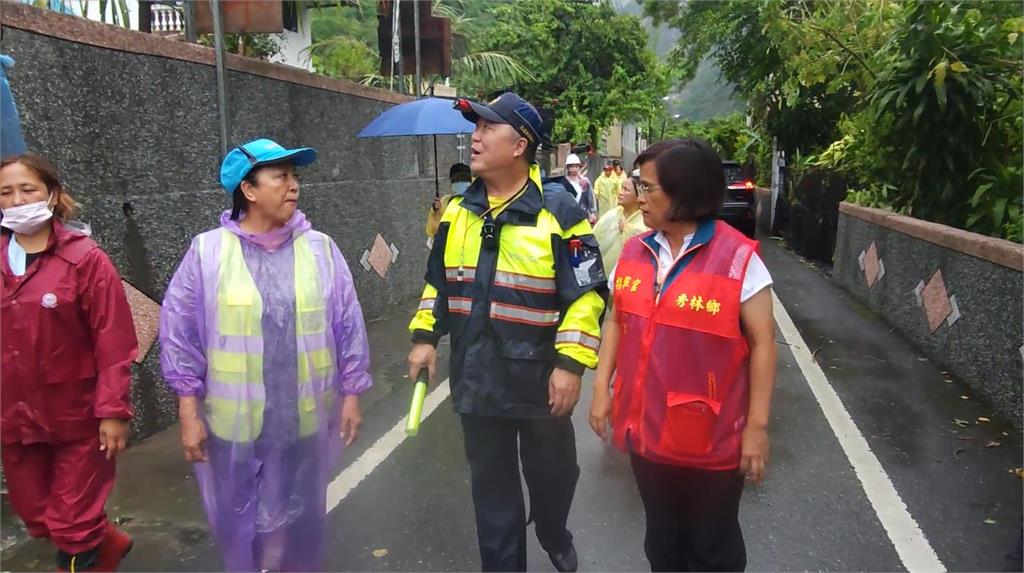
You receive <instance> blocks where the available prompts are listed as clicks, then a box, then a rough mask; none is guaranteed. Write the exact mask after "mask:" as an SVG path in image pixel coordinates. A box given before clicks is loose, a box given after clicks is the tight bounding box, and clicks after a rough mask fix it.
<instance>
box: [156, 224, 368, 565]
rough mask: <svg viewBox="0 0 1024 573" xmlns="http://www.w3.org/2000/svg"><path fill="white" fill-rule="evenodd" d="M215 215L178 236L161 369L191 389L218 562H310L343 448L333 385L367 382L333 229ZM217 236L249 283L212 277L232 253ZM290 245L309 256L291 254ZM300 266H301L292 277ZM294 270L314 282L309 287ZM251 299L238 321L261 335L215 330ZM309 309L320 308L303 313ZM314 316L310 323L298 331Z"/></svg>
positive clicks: (353, 386) (338, 391) (223, 271)
mask: <svg viewBox="0 0 1024 573" xmlns="http://www.w3.org/2000/svg"><path fill="white" fill-rule="evenodd" d="M221 225H222V228H221V229H216V230H214V231H210V232H207V233H203V234H202V235H200V236H199V237H196V239H194V240H193V241H192V245H191V247H190V248H189V250H188V252H187V253H186V254H185V258H184V260H183V261H182V263H181V266H180V267H179V268H178V270H177V272H176V273H175V275H174V278H173V279H172V280H171V283H170V285H169V286H168V287H167V292H166V294H165V296H164V302H163V307H162V310H161V316H160V343H161V346H162V354H161V367H162V370H163V375H164V379H165V380H166V381H167V383H168V385H169V386H170V387H171V389H172V390H174V392H175V393H177V394H178V395H179V396H197V397H198V398H199V402H200V405H201V407H200V411H201V414H202V418H203V421H204V424H205V425H206V429H207V433H208V439H207V444H206V445H207V448H206V451H207V454H208V456H209V461H208V462H203V463H197V464H195V472H196V479H197V481H198V483H199V489H200V493H201V495H202V499H203V504H204V506H205V508H206V513H207V517H208V519H209V521H210V526H211V530H212V532H213V535H214V538H215V539H216V541H217V543H218V545H219V546H220V549H221V554H222V556H223V559H224V565H225V567H226V568H227V570H229V571H260V570H276V571H313V570H321V569H322V568H323V566H322V562H323V558H324V552H325V541H326V527H327V516H326V509H325V508H326V501H325V496H326V489H327V485H328V483H329V481H330V479H331V476H332V470H333V469H334V468H335V467H336V466H337V462H338V461H339V457H340V454H341V450H342V447H343V442H342V440H341V438H340V418H341V402H342V396H344V395H351V394H360V393H362V392H363V391H365V390H366V389H368V388H369V387H370V385H371V384H372V381H371V379H370V375H369V373H368V368H369V347H368V344H367V338H366V329H365V325H364V323H363V316H362V311H361V309H360V307H359V302H358V300H357V299H356V293H355V288H354V285H353V283H352V275H351V273H350V272H349V269H348V266H347V265H346V263H345V260H344V258H343V257H342V255H341V252H340V251H339V250H338V247H337V245H335V243H334V241H332V240H331V239H330V238H329V237H327V236H326V235H323V234H322V233H317V232H315V231H311V230H310V225H309V223H308V222H307V221H306V218H305V216H304V215H303V214H302V213H301V212H299V211H296V214H295V216H294V217H292V219H291V220H290V221H289V222H288V223H287V224H286V225H285V226H284V227H283V228H281V229H278V230H275V231H271V232H268V233H263V234H259V235H251V234H248V233H246V232H244V231H242V230H241V228H240V227H239V226H238V223H237V222H235V221H231V220H230V217H229V215H228V213H226V212H225V213H224V214H223V215H222V216H221ZM225 230H226V231H227V232H229V233H230V234H231V235H232V236H234V237H237V238H238V239H239V240H238V241H234V240H233V238H232V237H230V236H227V235H226V234H225V232H224V231H225ZM225 237H227V238H225ZM300 237H303V238H302V239H300ZM231 245H235V247H234V249H235V250H234V251H233V252H234V253H236V254H237V253H238V250H237V246H238V245H240V246H241V251H240V252H241V256H242V257H243V258H244V267H245V268H247V270H248V273H245V272H244V270H243V271H242V272H241V273H235V279H236V280H237V279H238V276H242V279H241V280H245V281H250V282H248V283H247V284H250V285H251V284H253V283H254V284H255V289H252V288H249V289H248V290H247V289H244V288H243V289H238V288H235V287H232V289H224V288H221V287H222V285H223V284H224V283H225V281H228V280H229V279H228V278H226V277H229V276H230V273H229V272H228V271H229V270H230V268H240V267H241V264H242V263H241V261H239V259H237V258H235V259H231V255H230V253H231V252H232V247H231ZM310 254H311V256H310ZM297 257H300V260H302V261H312V260H315V262H316V265H315V267H313V266H312V265H306V266H305V267H302V266H301V265H299V266H297V265H296V258H297ZM230 260H234V261H235V263H236V264H235V265H231V264H229V262H230ZM300 268H305V269H306V270H304V271H301V272H302V273H308V272H309V270H308V269H311V268H315V271H314V273H315V274H314V275H312V276H311V277H310V276H306V275H305V274H303V275H302V276H300V277H299V279H300V280H299V281H298V282H297V281H296V274H297V273H300ZM250 275H251V279H249V278H248V277H249V276H250ZM317 275H319V276H317ZM310 278H312V280H309V279H310ZM303 283H311V284H314V285H318V286H314V287H313V289H312V291H310V290H309V289H308V288H305V287H304V286H303ZM253 290H255V291H256V292H252V291H253ZM257 292H258V294H257ZM310 292H313V293H314V295H313V296H312V297H311V295H310V294H309V293H310ZM316 294H319V295H321V296H319V297H317V296H315V295H316ZM317 299H318V300H317ZM297 301H298V302H297ZM253 304H256V305H261V306H260V307H256V311H253V312H254V313H255V314H253V315H250V316H260V315H261V316H262V320H261V321H260V324H259V325H255V324H250V325H249V326H248V328H251V329H252V331H256V332H259V333H260V334H261V335H262V340H261V339H260V338H259V337H253V336H233V335H232V334H237V333H229V332H226V331H228V330H230V328H229V327H228V326H227V325H225V324H223V323H225V322H227V319H226V318H225V317H230V316H231V315H230V312H236V311H237V309H238V308H243V309H244V308H247V306H246V305H253ZM239 305H241V306H239ZM297 306H302V307H303V308H300V309H299V312H298V313H297V312H296V307H297ZM318 306H319V308H316V307H318ZM260 308H261V309H262V310H261V311H260V310H259V309H260ZM236 316H244V315H236ZM317 316H320V317H324V318H320V319H318V320H316V321H314V320H312V319H311V318H310V317H317ZM250 322H255V321H250ZM311 322H312V323H313V324H312V326H310V323H311ZM318 325H319V331H318V332H319V334H309V332H310V329H312V330H314V331H315V330H317V328H318ZM303 329H306V330H303ZM263 340H265V341H267V342H266V344H263V343H262V341H263ZM232 352H235V354H233V355H234V356H241V357H243V358H244V360H243V361H240V362H238V364H239V368H238V369H237V370H239V371H243V370H245V371H246V372H247V374H246V377H248V378H250V379H248V380H238V379H233V378H232V377H231V372H225V370H228V371H230V370H232V368H230V367H226V366H223V363H224V358H223V357H224V356H225V355H226V354H227V355H232V354H231V353H232ZM218 353H220V354H218ZM225 353H226V354H225ZM310 356H314V357H319V358H316V359H312V360H307V359H308V358H309V357H310ZM215 363H216V364H219V366H218V365H215ZM304 364H305V365H306V366H308V373H307V372H306V369H305V366H303V365H304ZM254 365H255V366H256V367H254ZM260 365H261V366H262V367H261V368H259V366H260ZM246 366H248V370H246ZM314 367H315V368H314ZM300 368H302V369H303V373H304V374H303V375H300ZM317 373H319V374H320V375H319V376H318V375H317ZM260 378H262V380H260ZM225 382H228V383H225ZM225 411H227V415H225Z"/></svg>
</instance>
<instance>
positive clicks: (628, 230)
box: [594, 171, 648, 276]
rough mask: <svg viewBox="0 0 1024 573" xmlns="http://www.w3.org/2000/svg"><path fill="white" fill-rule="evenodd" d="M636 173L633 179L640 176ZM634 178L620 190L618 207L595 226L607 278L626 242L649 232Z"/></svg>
mask: <svg viewBox="0 0 1024 573" xmlns="http://www.w3.org/2000/svg"><path fill="white" fill-rule="evenodd" d="M634 173H635V175H634V176H633V177H637V176H638V175H639V174H638V173H637V172H636V171H634ZM633 177H629V178H627V179H626V180H625V181H624V182H623V183H622V186H621V187H620V188H619V204H618V206H617V207H615V208H614V209H612V210H611V211H608V212H607V213H605V214H604V215H602V216H601V218H600V219H599V220H598V221H597V225H595V226H594V236H595V237H597V244H598V245H600V247H601V259H602V261H603V262H604V272H605V275H606V276H608V273H610V272H612V269H614V268H615V263H616V262H618V260H619V254H620V253H622V246H623V245H625V244H626V240H628V239H629V238H630V237H632V236H633V235H639V234H640V233H643V232H646V231H648V228H647V225H645V224H644V216H643V213H641V212H640V203H639V201H638V199H637V194H636V184H635V182H634V179H633Z"/></svg>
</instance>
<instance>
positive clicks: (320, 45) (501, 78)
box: [306, 0, 534, 93]
mask: <svg viewBox="0 0 1024 573" xmlns="http://www.w3.org/2000/svg"><path fill="white" fill-rule="evenodd" d="M358 9H359V10H360V12H361V15H363V13H362V11H363V9H364V8H363V6H362V5H361V3H360V5H359V6H358ZM432 9H433V13H434V15H435V16H439V17H442V18H447V19H448V20H449V21H450V22H451V30H452V52H453V58H452V76H451V77H450V78H443V77H440V76H434V77H427V78H423V84H424V85H423V86H421V88H422V90H423V91H426V89H427V87H428V86H430V85H432V84H434V83H449V82H451V83H455V84H456V85H462V84H464V83H465V84H467V85H470V84H473V85H474V87H480V86H505V85H511V84H515V83H518V82H521V81H529V80H533V79H534V75H533V74H532V73H531V72H530V70H528V69H526V68H525V67H524V66H523V65H521V64H520V63H519V62H518V61H517V60H515V59H514V58H512V57H511V56H509V55H508V54H505V53H502V52H494V51H488V52H474V51H473V49H472V44H473V39H474V38H475V37H477V35H478V34H480V33H482V28H481V26H480V23H479V21H478V19H477V18H472V17H469V16H467V15H466V5H465V2H464V0H433V7H432ZM364 17H365V16H364ZM374 17H375V15H374ZM306 53H307V54H308V55H309V57H311V58H313V61H314V67H316V68H317V69H318V71H320V72H321V73H325V74H326V75H332V76H336V77H341V78H344V79H350V80H358V81H360V82H361V83H363V84H364V85H372V86H378V87H387V86H389V85H391V84H392V83H393V80H394V78H392V77H389V76H382V75H380V74H378V73H377V70H379V68H380V56H379V55H378V54H377V53H376V50H375V49H373V48H372V47H370V46H368V45H366V42H365V40H361V39H359V38H354V37H352V36H346V35H335V36H332V37H329V38H324V39H323V40H319V41H317V42H315V43H313V44H312V45H311V46H309V47H308V48H306ZM318 63H319V64H320V65H319V66H318V65H317V64H318ZM367 69H369V70H371V71H369V72H367V71H366V70H367ZM410 76H411V74H410V75H407V76H406V78H405V83H406V85H405V86H404V87H406V88H407V90H406V91H407V92H408V93H412V92H413V91H414V87H415V78H413V77H410Z"/></svg>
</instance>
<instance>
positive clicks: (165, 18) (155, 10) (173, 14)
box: [150, 4, 185, 34]
mask: <svg viewBox="0 0 1024 573" xmlns="http://www.w3.org/2000/svg"><path fill="white" fill-rule="evenodd" d="M150 10H151V14H152V16H151V20H150V26H151V28H150V30H151V31H152V33H154V34H178V33H181V32H184V31H185V15H184V14H183V13H182V10H181V8H177V7H173V6H168V5H166V4H153V5H152V6H151V8H150Z"/></svg>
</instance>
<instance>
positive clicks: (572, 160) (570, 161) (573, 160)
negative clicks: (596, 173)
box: [565, 153, 583, 167]
mask: <svg viewBox="0 0 1024 573" xmlns="http://www.w3.org/2000/svg"><path fill="white" fill-rule="evenodd" d="M582 164H583V162H582V161H580V156H579V155H576V154H575V153H570V154H569V157H566V158H565V165H566V167H568V166H570V165H582Z"/></svg>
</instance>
